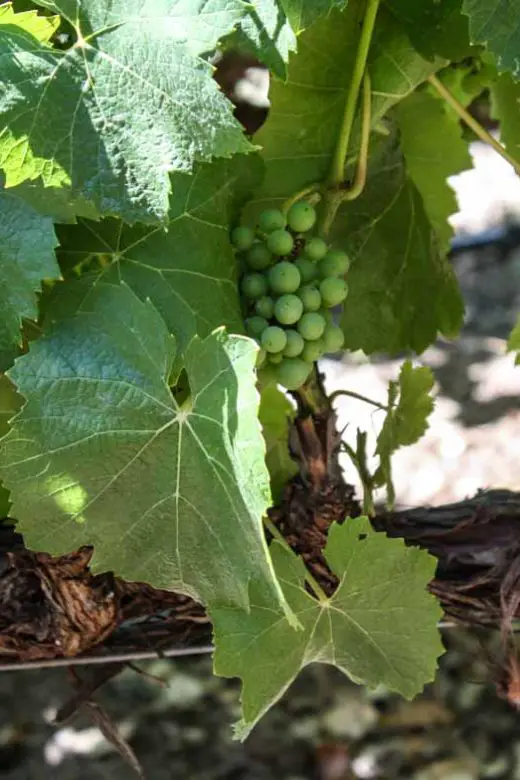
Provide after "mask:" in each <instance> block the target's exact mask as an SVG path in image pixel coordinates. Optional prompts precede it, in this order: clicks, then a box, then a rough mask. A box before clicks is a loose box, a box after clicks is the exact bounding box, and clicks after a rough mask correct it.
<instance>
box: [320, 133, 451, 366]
mask: <svg viewBox="0 0 520 780" xmlns="http://www.w3.org/2000/svg"><path fill="white" fill-rule="evenodd" d="M332 237H333V239H334V240H335V242H336V243H337V244H338V245H339V246H341V247H342V248H343V249H344V250H345V251H346V252H347V253H348V254H349V256H350V258H351V261H352V264H351V266H350V269H349V273H348V280H349V291H350V292H349V296H351V298H352V300H354V301H355V302H356V303H355V306H349V304H348V299H347V302H346V305H345V307H344V310H343V315H342V327H343V330H344V333H345V343H346V347H347V348H348V349H352V350H356V349H362V350H363V351H364V352H366V353H367V354H370V353H372V352H388V353H391V354H396V353H398V352H400V351H405V350H408V349H412V350H414V351H415V352H418V353H420V352H422V351H424V349H426V347H427V346H428V345H429V344H431V343H432V342H433V341H435V339H436V337H437V332H438V331H440V332H441V333H443V334H444V335H445V336H447V337H453V336H454V334H456V333H457V332H458V330H459V328H460V326H461V324H462V320H463V315H464V307H463V303H462V298H461V295H460V290H459V286H458V282H457V279H456V277H455V274H454V272H453V269H452V267H451V264H450V263H449V261H448V260H447V259H446V257H445V256H444V255H443V254H442V253H440V252H439V246H438V240H437V238H436V236H435V234H434V232H433V230H432V227H431V224H430V221H429V219H428V216H427V214H426V211H425V208H424V204H423V200H422V198H421V195H420V193H419V191H418V190H417V187H416V186H415V184H414V183H413V181H412V180H411V178H410V176H409V174H408V172H407V170H406V167H405V164H404V160H403V157H402V153H401V151H400V150H399V148H398V147H397V146H396V144H395V142H394V141H393V139H392V138H390V139H388V140H387V141H386V144H385V146H384V147H383V149H382V151H381V152H380V153H376V149H375V148H374V157H373V160H372V165H370V166H369V173H368V181H367V186H366V188H365V190H364V192H363V194H362V195H361V197H359V198H357V199H356V200H354V201H351V202H349V203H348V204H346V205H345V206H343V207H342V208H341V209H340V212H339V214H338V218H337V220H336V223H335V225H334V228H333V234H332Z"/></svg>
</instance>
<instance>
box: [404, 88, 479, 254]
mask: <svg viewBox="0 0 520 780" xmlns="http://www.w3.org/2000/svg"><path fill="white" fill-rule="evenodd" d="M446 105H447V104H446V102H445V101H444V100H441V99H440V98H438V97H436V96H435V95H433V94H431V93H430V92H427V91H420V92H414V93H413V94H412V95H410V96H409V97H407V98H406V100H403V101H402V102H401V103H400V104H399V105H398V106H396V119H397V124H398V126H399V130H400V134H401V148H402V150H403V154H404V157H405V160H406V167H407V170H408V174H409V176H410V179H411V180H412V181H413V182H414V184H415V186H416V187H417V189H418V190H419V192H420V194H421V196H422V199H423V203H424V208H425V210H426V213H427V215H428V217H429V219H430V222H431V224H432V227H433V228H434V230H435V231H436V233H437V236H438V237H439V240H440V245H441V250H442V251H448V249H449V245H450V240H451V237H452V235H453V230H452V228H451V226H450V224H449V222H448V217H449V216H450V215H451V214H453V213H454V212H456V211H457V200H456V198H455V193H454V192H453V190H452V188H451V187H450V185H449V184H448V182H447V181H446V179H447V178H448V177H449V176H453V175H454V174H456V173H460V172H461V171H464V170H468V169H470V168H471V167H472V161H471V157H470V154H469V150H468V145H467V144H466V143H465V142H464V141H463V140H462V136H461V132H462V130H461V126H460V122H459V121H458V117H456V116H454V114H453V113H452V112H450V111H449V110H448V109H447V108H446Z"/></svg>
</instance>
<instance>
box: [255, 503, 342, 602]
mask: <svg viewBox="0 0 520 780" xmlns="http://www.w3.org/2000/svg"><path fill="white" fill-rule="evenodd" d="M264 525H265V527H266V528H267V530H268V531H269V533H270V534H271V535H272V536H273V537H274V538H275V539H276V541H277V542H280V544H281V545H282V547H285V549H286V550H289V551H290V552H291V553H292V555H296V553H295V552H294V550H293V549H292V547H291V545H290V544H289V543H288V542H287V539H286V538H285V537H284V536H283V534H282V533H281V532H280V531H279V530H278V528H277V527H276V526H275V524H274V523H273V521H272V520H271V518H270V517H266V516H264ZM300 560H301V559H300ZM305 581H306V582H307V584H308V585H309V586H310V587H311V588H312V590H313V591H314V593H315V595H316V598H317V599H318V601H322V602H325V601H328V600H329V597H328V596H327V594H326V593H325V591H324V590H323V588H322V587H321V585H320V584H319V583H318V582H317V580H316V579H315V578H314V577H313V575H312V574H311V573H310V571H309V570H308V569H307V567H306V570H305Z"/></svg>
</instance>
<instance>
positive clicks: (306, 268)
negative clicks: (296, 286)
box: [294, 257, 318, 283]
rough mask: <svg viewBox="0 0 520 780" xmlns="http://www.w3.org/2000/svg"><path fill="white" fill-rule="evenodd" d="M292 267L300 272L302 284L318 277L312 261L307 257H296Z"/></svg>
mask: <svg viewBox="0 0 520 780" xmlns="http://www.w3.org/2000/svg"><path fill="white" fill-rule="evenodd" d="M294 265H295V266H296V268H297V269H298V270H299V272H300V276H301V278H302V282H304V283H305V282H312V280H313V279H316V277H317V275H318V268H317V266H316V264H315V263H313V262H312V260H309V259H308V258H307V257H297V258H296V260H295V261H294Z"/></svg>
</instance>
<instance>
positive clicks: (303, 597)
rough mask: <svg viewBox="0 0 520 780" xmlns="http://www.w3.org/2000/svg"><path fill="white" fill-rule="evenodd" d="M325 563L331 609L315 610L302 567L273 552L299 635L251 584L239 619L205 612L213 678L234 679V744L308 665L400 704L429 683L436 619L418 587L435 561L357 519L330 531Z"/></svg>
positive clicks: (235, 613) (324, 605)
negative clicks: (333, 671) (332, 579)
mask: <svg viewBox="0 0 520 780" xmlns="http://www.w3.org/2000/svg"><path fill="white" fill-rule="evenodd" d="M325 557H326V559H327V562H328V564H329V566H330V567H331V569H332V571H334V573H335V574H336V575H337V576H338V578H339V580H340V584H339V587H338V589H337V591H336V592H335V594H334V596H332V598H331V599H327V600H325V601H317V600H315V599H313V598H312V597H311V596H310V595H309V593H308V592H307V591H306V590H305V588H304V578H305V566H304V564H303V562H302V561H301V560H298V559H297V558H295V557H294V556H293V555H292V553H290V552H288V551H287V550H286V549H285V548H283V547H281V546H280V545H279V544H278V543H275V544H274V549H273V552H272V558H273V562H274V566H275V570H276V572H277V574H278V577H279V578H280V580H281V581H282V583H283V588H284V593H285V595H286V598H287V601H288V603H289V604H290V606H291V608H292V609H293V611H294V612H295V614H296V616H297V617H298V618H299V620H300V623H301V624H302V630H301V631H294V630H293V629H291V628H290V627H289V626H288V625H287V623H286V621H284V620H283V616H282V613H281V612H279V611H277V610H275V609H273V608H272V606H271V601H270V597H269V593H268V592H267V591H264V589H263V588H262V586H261V585H260V584H259V583H256V582H254V583H253V584H252V586H251V612H250V613H249V614H246V613H244V612H241V611H240V610H237V609H228V608H224V609H217V610H214V611H213V612H212V618H213V621H214V625H215V639H216V647H217V649H216V653H215V670H216V672H217V674H220V675H222V676H224V677H230V676H233V677H234V676H239V677H241V678H242V685H243V688H242V712H243V720H242V721H241V722H240V724H239V725H238V727H237V734H238V736H239V737H241V738H244V737H246V736H247V734H248V733H249V732H250V731H251V729H252V728H253V726H254V725H255V723H256V722H257V721H258V719H259V718H260V717H261V716H262V715H263V714H264V713H265V712H266V711H267V710H268V709H269V707H271V706H272V705H273V704H274V702H276V701H277V700H278V699H279V698H280V696H281V695H282V694H283V693H284V691H286V690H287V688H288V687H289V685H290V684H291V683H292V681H293V680H294V678H295V677H296V676H297V674H298V672H299V671H300V669H302V668H303V667H304V666H306V665H307V664H310V663H312V662H313V661H320V662H322V663H329V664H333V665H334V666H337V667H338V668H339V669H341V670H342V671H343V672H345V674H347V675H348V676H349V677H350V678H351V679H352V680H354V681H355V682H358V683H364V684H366V685H368V686H369V687H370V688H375V687H376V686H377V685H380V684H383V685H385V686H386V687H387V688H389V689H390V690H393V691H398V692H399V693H401V694H402V695H403V696H405V697H407V698H412V697H413V696H415V695H416V694H417V693H419V691H421V689H422V687H423V685H424V684H425V682H427V681H428V680H431V679H432V678H433V675H434V672H435V662H436V658H437V656H439V655H440V653H441V652H442V644H441V642H440V638H439V635H438V632H437V630H436V628H435V623H436V621H437V620H438V619H440V617H441V610H440V609H439V607H438V606H437V604H436V602H435V599H434V598H433V597H432V596H430V595H429V594H428V593H427V592H426V589H425V587H424V583H425V582H427V581H428V579H429V578H430V577H432V576H433V574H434V571H435V564H436V561H435V559H434V558H432V557H430V556H429V555H428V554H427V553H425V552H423V551H420V550H418V549H414V548H409V547H405V545H404V543H403V542H402V541H401V540H397V539H387V538H385V537H384V536H383V535H382V534H376V533H374V532H373V531H372V529H371V526H370V523H369V521H368V520H367V519H366V518H359V519H356V520H351V519H350V518H347V520H346V521H345V523H344V525H342V526H339V525H335V526H333V527H332V528H331V530H330V533H329V539H328V542H327V547H326V549H325Z"/></svg>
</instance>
